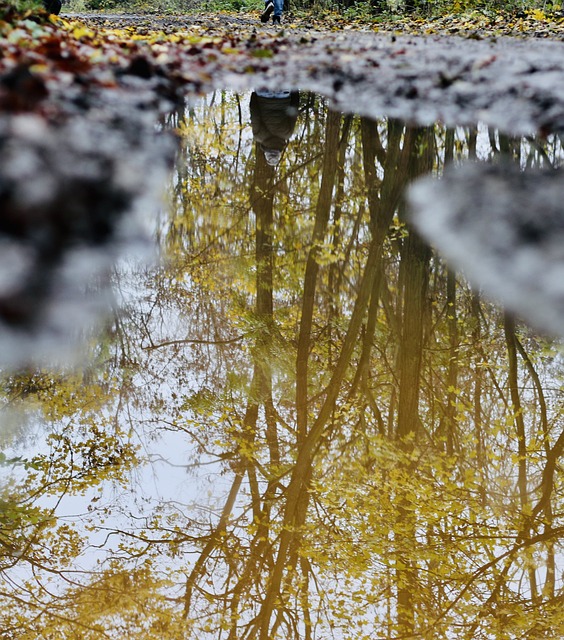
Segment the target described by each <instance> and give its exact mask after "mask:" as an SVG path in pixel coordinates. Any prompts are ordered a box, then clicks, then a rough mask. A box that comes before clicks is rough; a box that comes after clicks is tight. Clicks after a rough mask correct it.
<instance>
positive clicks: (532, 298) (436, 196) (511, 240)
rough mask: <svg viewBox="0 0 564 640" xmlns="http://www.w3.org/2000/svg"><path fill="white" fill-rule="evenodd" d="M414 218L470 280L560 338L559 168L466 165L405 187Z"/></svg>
mask: <svg viewBox="0 0 564 640" xmlns="http://www.w3.org/2000/svg"><path fill="white" fill-rule="evenodd" d="M409 202H410V205H411V208H412V210H413V223H414V224H415V226H416V227H417V229H418V230H419V231H420V232H421V233H422V235H423V236H424V237H425V238H426V239H427V240H428V241H429V242H430V243H432V244H433V245H434V246H435V247H436V248H437V249H438V250H439V252H440V253H441V254H442V255H444V256H445V258H446V259H447V260H448V261H449V263H451V264H452V265H453V266H456V267H458V268H459V269H461V270H462V271H463V272H464V274H465V275H466V276H467V277H468V279H469V280H470V282H471V283H473V284H474V286H476V287H479V288H482V289H483V291H484V292H485V293H486V294H487V295H488V296H490V297H492V298H495V299H497V300H499V301H500V302H501V303H502V304H503V305H504V306H505V307H506V308H508V309H509V310H511V311H513V312H514V313H516V314H518V315H519V316H522V317H523V318H524V319H525V320H527V321H529V322H530V323H531V324H533V325H534V326H536V327H537V328H540V329H542V330H545V331H547V332H550V333H552V334H556V335H559V336H564V171H562V170H528V171H523V170H522V169H521V168H520V167H519V166H518V165H516V164H509V163H507V164H505V163H502V164H487V163H475V164H470V163H469V164H466V165H464V166H462V167H458V168H453V167H451V168H449V169H447V170H446V171H445V173H444V176H443V178H442V179H441V180H436V179H432V178H424V179H421V180H420V181H418V182H417V183H416V184H415V185H414V186H413V187H412V188H411V191H410V193H409Z"/></svg>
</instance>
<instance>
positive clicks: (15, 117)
mask: <svg viewBox="0 0 564 640" xmlns="http://www.w3.org/2000/svg"><path fill="white" fill-rule="evenodd" d="M87 102H88V101H87ZM142 102H143V101H141V103H142ZM142 106H143V104H141V107H142ZM87 107H88V108H87V109H78V110H77V113H76V114H70V115H69V114H66V115H65V116H64V117H60V114H59V117H58V118H57V119H53V120H49V119H47V118H45V117H42V116H40V115H35V114H31V113H19V114H11V115H6V114H5V115H3V116H1V117H0V212H1V214H0V354H1V357H0V360H1V366H2V367H4V366H6V365H9V366H26V365H28V364H37V363H41V362H44V361H53V359H54V358H56V359H60V357H61V355H64V356H65V357H68V356H71V355H72V350H73V347H75V346H76V344H77V342H78V338H80V337H81V334H83V333H84V331H85V330H86V329H88V328H91V327H92V326H93V324H95V320H96V319H100V317H101V316H103V314H104V312H107V311H108V309H109V303H110V292H109V288H108V275H109V271H110V269H111V267H112V265H113V264H114V262H115V259H116V257H117V256H118V255H120V256H127V255H128V254H131V252H132V250H133V249H138V248H139V247H142V246H144V245H145V246H146V243H147V242H148V233H147V231H146V225H145V227H144V225H143V218H144V216H145V217H148V218H149V219H151V218H152V219H154V216H155V212H156V211H157V210H158V207H159V205H160V196H161V195H162V189H163V185H164V184H165V181H166V175H167V171H168V169H169V168H170V166H171V162H172V160H173V157H174V149H175V146H174V143H173V139H172V136H171V135H170V134H166V133H162V132H160V133H159V132H158V131H157V126H156V125H157V115H156V113H155V111H154V110H151V109H143V108H139V105H132V104H131V100H129V101H128V100H127V99H123V100H122V101H120V102H117V103H115V104H111V103H108V102H104V99H103V97H100V96H99V97H98V98H97V99H96V100H93V101H90V102H88V105H87ZM82 337H83V336H82ZM63 352H65V353H64V354H63Z"/></svg>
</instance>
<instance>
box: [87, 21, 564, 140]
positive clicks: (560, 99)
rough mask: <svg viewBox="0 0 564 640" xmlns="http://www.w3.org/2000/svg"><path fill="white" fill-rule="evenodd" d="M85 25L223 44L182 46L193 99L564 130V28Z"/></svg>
mask: <svg viewBox="0 0 564 640" xmlns="http://www.w3.org/2000/svg"><path fill="white" fill-rule="evenodd" d="M77 17H79V18H80V19H81V20H83V21H85V22H86V24H88V25H90V26H93V27H95V28H99V27H103V28H105V29H108V28H119V29H130V30H132V31H135V33H137V34H139V33H141V34H143V33H147V34H149V33H151V32H155V31H157V32H158V31H160V32H161V33H163V34H165V35H166V34H169V35H170V34H175V33H179V32H180V33H182V32H189V33H192V34H196V35H197V36H198V37H200V38H204V37H205V38H211V39H212V40H213V39H214V38H215V39H216V41H215V43H213V42H212V43H211V44H207V45H206V46H207V47H208V48H207V52H206V50H205V49H202V50H201V51H199V50H198V47H197V45H196V47H193V46H192V47H188V48H186V47H184V46H183V44H182V42H181V43H180V44H179V45H178V51H177V53H176V54H175V55H176V56H177V61H178V60H179V61H181V62H180V64H181V65H182V67H183V69H184V71H185V72H186V80H187V82H186V86H187V87H188V90H189V91H190V90H191V89H192V87H191V86H190V85H191V83H190V80H194V81H195V85H197V90H198V91H202V90H203V91H205V90H208V89H210V88H232V89H241V90H244V89H249V88H253V87H256V86H257V85H260V84H265V85H269V86H275V87H278V86H283V87H290V86H291V87H294V88H299V89H303V88H308V89H309V90H313V91H317V92H319V93H322V94H324V95H326V96H327V97H329V98H331V99H332V100H333V101H334V103H335V105H336V106H338V107H339V108H341V109H343V110H354V111H356V112H357V113H361V114H363V115H370V116H375V117H379V116H382V115H387V116H394V117H400V118H403V119H406V120H411V121H414V122H417V123H421V124H426V123H430V122H435V121H442V122H445V123H446V124H449V125H462V124H473V123H475V122H476V121H478V120H480V121H483V122H485V123H487V124H490V125H492V126H496V127H499V128H500V129H502V130H504V131H506V132H509V133H528V132H531V131H532V130H541V131H543V130H555V129H556V130H559V129H561V128H562V127H564V82H563V80H564V41H563V40H562V33H561V28H562V25H561V24H560V22H556V23H554V24H553V25H552V26H549V27H547V26H546V24H544V23H531V24H532V26H531V24H530V25H529V27H528V30H525V31H521V32H520V33H521V35H523V34H525V36H526V37H520V38H515V37H508V36H505V35H501V36H498V35H495V33H496V31H495V29H491V28H490V29H489V30H488V29H487V28H485V27H483V28H482V27H480V26H479V25H476V24H475V23H472V24H471V25H468V28H467V29H466V30H464V29H463V28H462V27H463V26H464V24H465V23H463V22H461V23H457V26H456V27H452V26H450V27H449V24H450V23H446V25H445V23H444V22H443V23H437V24H436V25H435V26H433V24H431V26H429V23H423V24H422V25H421V27H420V28H419V31H421V32H425V33H420V34H412V33H409V34H408V33H405V31H406V30H407V28H406V26H405V25H402V24H398V25H394V26H393V28H392V27H390V26H389V25H388V27H387V28H386V30H382V26H376V27H375V26H367V25H364V26H355V25H348V24H346V23H341V24H340V25H339V24H337V25H335V23H329V25H327V24H324V23H323V21H320V20H319V21H312V20H309V21H304V20H292V18H291V17H290V18H288V19H287V21H286V24H285V25H284V28H283V29H276V28H274V27H273V26H268V25H267V26H264V25H262V24H261V23H260V22H259V20H258V16H254V15H243V16H236V15H227V14H214V15H211V16H210V15H200V16H198V15H193V16H186V17H182V18H179V17H176V18H175V17H156V16H126V15H107V14H106V15H96V16H92V15H90V16H77ZM416 27H417V23H415V28H414V26H413V23H412V24H411V26H410V28H409V29H410V30H411V31H413V30H417V29H416ZM375 29H378V30H377V31H376V30H375ZM402 30H403V31H404V32H402ZM453 30H454V31H457V34H456V35H452V34H451V32H452V31H453ZM502 32H503V33H506V32H508V29H507V28H505V29H504V30H503V31H502ZM509 32H510V30H509ZM492 34H494V35H492ZM225 42H227V44H228V45H229V50H230V52H229V53H225V51H226V47H225V46H224V45H225ZM232 50H235V51H237V53H236V54H235V55H234V54H233V53H231V51H232ZM210 52H213V55H209V54H210ZM190 62H192V64H190ZM198 70H199V74H198V73H197V71H198ZM195 71H196V72H195ZM165 74H166V71H165ZM198 76H199V77H198Z"/></svg>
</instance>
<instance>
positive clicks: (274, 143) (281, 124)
mask: <svg viewBox="0 0 564 640" xmlns="http://www.w3.org/2000/svg"><path fill="white" fill-rule="evenodd" d="M299 101H300V94H299V93H298V92H297V91H264V90H262V91H254V92H253V93H252V95H251V104H250V109H251V126H252V128H253V136H254V138H255V141H256V143H257V146H258V147H259V148H260V149H261V150H262V152H263V153H264V157H265V159H266V162H267V164H269V165H270V166H272V167H275V166H276V165H277V164H278V163H279V162H280V158H281V157H282V152H283V151H284V149H285V147H286V145H287V144H288V140H289V139H290V136H291V135H292V133H293V132H294V127H295V126H296V120H297V118H298V104H299Z"/></svg>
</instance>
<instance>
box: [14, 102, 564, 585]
mask: <svg viewBox="0 0 564 640" xmlns="http://www.w3.org/2000/svg"><path fill="white" fill-rule="evenodd" d="M248 104H249V95H243V96H241V97H240V102H239V103H237V102H236V101H235V96H234V94H231V93H229V92H226V93H224V94H219V93H218V94H213V95H212V96H208V97H206V98H205V99H203V100H202V102H201V103H199V104H198V105H196V106H194V107H192V108H191V110H190V111H189V113H188V114H187V119H186V124H185V128H186V136H185V138H184V142H185V143H186V144H187V145H188V148H189V150H190V152H191V153H194V151H195V150H198V149H199V150H202V151H205V152H206V154H207V155H206V156H205V160H206V162H209V161H210V160H211V159H215V160H218V161H220V162H221V163H223V164H224V165H226V166H229V167H234V166H235V168H236V169H237V171H238V173H237V174H236V175H237V176H238V178H239V179H240V182H239V183H238V184H237V185H236V189H235V188H234V187H232V185H231V184H230V183H228V182H227V181H226V180H225V175H227V173H228V172H227V171H226V172H225V175H222V177H221V182H220V184H219V185H215V186H217V187H219V189H220V194H219V195H217V196H214V192H213V190H211V191H210V192H209V194H210V195H209V199H208V200H202V201H192V200H190V193H189V192H188V193H187V194H185V195H186V202H187V206H188V207H190V208H192V215H193V217H194V219H195V220H196V221H198V222H202V223H205V222H206V220H207V219H208V217H209V216H210V215H211V214H212V213H214V214H217V211H216V210H215V209H214V210H213V212H212V211H211V209H210V208H211V207H216V208H217V209H220V208H223V209H222V211H223V212H224V214H225V215H226V216H230V215H231V214H232V211H231V210H230V206H231V205H232V203H231V201H230V200H229V197H230V195H231V193H232V191H231V190H232V189H233V191H235V190H236V192H237V195H236V197H237V198H238V199H239V200H238V201H237V203H235V204H236V205H237V207H238V208H237V212H238V213H239V212H240V210H241V211H243V213H244V214H246V215H249V216H250V215H251V212H250V211H249V210H248V203H247V202H246V201H245V200H244V198H243V197H242V195H241V193H244V194H245V195H246V194H247V193H248V184H247V183H246V182H245V181H246V180H248V177H249V175H248V173H249V166H248V163H249V161H250V160H249V159H250V158H251V156H252V149H253V138H252V132H251V129H250V125H249V122H250V113H249V108H248ZM239 108H240V111H239ZM239 114H240V116H239ZM234 115H235V116H236V120H235V121H232V120H231V118H232V117H233V116H234ZM239 117H240V123H241V124H242V125H243V126H242V128H241V126H240V123H239ZM210 119H211V122H210ZM222 120H225V123H226V124H223V123H222ZM310 124H311V123H308V122H305V121H300V122H299V126H298V127H297V129H296V132H295V135H294V137H293V138H292V141H291V142H290V144H289V146H288V148H287V150H286V151H285V154H284V158H283V161H282V168H283V169H284V170H286V171H289V170H290V169H291V168H292V167H293V166H295V165H297V164H299V163H300V162H302V161H303V160H304V158H307V157H308V153H307V135H306V134H307V129H308V127H309V126H310ZM381 133H382V135H383V136H384V135H385V125H382V127H381ZM465 135H466V131H465V130H464V129H462V128H460V129H458V130H457V132H456V136H457V139H459V140H463V138H464V136H465ZM300 143H301V145H302V146H300ZM554 147H555V150H554V153H553V155H554V157H558V158H560V156H561V155H562V154H561V152H562V150H561V146H560V143H559V141H555V143H554ZM477 150H478V156H479V157H480V158H483V159H486V158H488V157H490V156H491V153H492V151H491V144H490V138H489V132H488V130H487V129H486V128H485V127H482V126H479V127H478V138H477ZM193 157H195V156H193ZM356 161H358V155H355V153H353V152H352V151H351V153H350V155H348V156H347V162H348V163H349V168H350V171H349V172H348V173H347V174H346V177H345V179H346V187H347V189H348V188H352V184H353V182H354V176H353V171H354V166H355V165H354V162H356ZM236 163H239V164H238V165H237V164H236ZM245 163H247V164H245ZM214 166H215V165H214ZM181 169H182V170H184V169H185V167H181ZM189 169H190V170H194V171H195V169H194V167H190V168H189ZM211 169H213V167H212V168H211ZM211 169H210V167H209V166H206V167H205V169H204V170H203V174H202V181H203V182H206V181H209V182H210V184H212V186H214V184H213V179H214V175H213V171H212V170H211ZM380 177H381V176H380ZM190 178H194V179H198V176H190ZM171 184H172V187H174V186H175V185H178V176H176V177H175V178H173V179H172V180H171ZM286 184H287V185H289V191H290V195H288V197H289V198H294V199H295V200H296V201H298V202H299V204H300V205H301V211H302V212H303V211H306V210H307V209H308V208H309V207H311V198H310V195H309V194H308V193H307V192H299V193H295V192H292V191H291V187H292V184H293V183H292V178H291V177H287V178H286ZM214 198H215V199H214ZM177 200H178V199H177ZM175 204H176V205H178V202H173V206H174V205H175ZM245 207H247V208H246V209H245ZM233 209H235V205H233ZM154 224H155V227H156V228H155V233H158V235H160V236H161V237H165V236H166V234H167V233H168V232H169V231H170V229H171V227H172V224H173V223H172V222H171V221H170V220H169V219H168V218H167V216H166V215H165V214H162V213H161V215H160V216H159V217H156V218H155V223H154ZM203 226H205V224H203ZM228 226H229V225H228V224H227V223H226V224H225V227H228ZM304 235H305V232H304ZM190 248H191V247H187V252H188V251H189V250H190ZM235 257H236V256H228V257H227V259H231V258H235ZM118 271H119V274H120V276H119V280H120V295H121V296H122V299H121V300H120V303H121V304H122V305H123V306H124V307H125V308H130V309H132V310H133V311H132V314H131V315H132V317H134V318H139V317H141V316H143V317H144V321H145V322H146V323H147V326H146V327H145V328H144V329H143V330H142V329H140V328H139V326H138V327H137V329H138V330H139V331H140V333H141V334H143V333H144V331H145V329H146V331H147V332H148V333H150V335H151V337H152V339H153V341H154V343H156V344H158V343H160V342H164V341H167V340H175V339H176V340H183V339H186V338H190V337H192V333H191V330H193V329H194V328H195V329H196V330H197V331H198V332H199V331H200V330H201V327H200V326H199V321H200V319H199V318H191V312H192V310H191V309H190V308H188V309H180V310H179V309H178V308H175V307H174V305H173V304H170V305H168V306H166V307H165V308H164V310H160V309H158V310H157V309H156V304H153V302H154V298H155V297H156V296H157V293H158V292H157V291H155V290H153V289H152V288H151V287H152V276H151V270H150V269H149V271H148V272H146V271H145V268H144V266H143V265H139V268H136V267H134V266H132V264H131V263H127V264H126V263H125V262H124V263H123V264H122V265H121V267H119V268H118ZM184 286H185V287H186V289H190V287H191V286H194V284H193V283H192V282H190V281H189V280H186V281H185V283H184ZM236 286H238V285H237V283H235V282H234V283H233V287H236ZM218 302H219V301H218ZM124 323H125V324H126V323H127V320H124ZM132 326H133V325H132ZM237 326H238V325H237V324H235V323H234V324H232V325H229V324H228V325H227V328H228V329H233V327H235V329H234V330H233V334H237V333H238V330H237V329H236V327H237ZM198 335H199V333H198ZM209 336H210V338H211V337H213V327H209ZM225 337H229V336H225ZM128 339H131V344H130V345H129V348H130V349H131V353H132V355H133V357H134V358H135V359H136V360H137V362H138V364H139V367H138V369H139V371H140V372H139V373H136V374H135V375H134V377H133V379H132V382H131V387H132V389H133V391H132V392H130V395H129V396H128V397H126V398H125V400H124V403H123V405H122V406H120V407H119V410H117V413H116V415H117V419H118V420H119V421H120V425H121V426H122V428H123V429H124V430H125V431H127V430H128V428H129V427H131V438H132V441H133V442H134V443H135V444H138V445H139V447H140V448H141V456H142V457H143V458H144V460H145V461H144V463H143V464H142V465H141V466H140V467H138V468H135V469H134V470H132V471H131V472H130V475H129V477H128V481H127V486H126V487H124V486H121V485H119V484H114V483H112V482H107V483H105V484H104V487H103V490H102V492H101V493H100V492H99V490H98V489H93V490H88V491H85V492H84V494H82V495H74V496H73V495H64V496H62V497H61V496H60V495H55V496H52V497H49V498H45V497H44V498H42V499H41V500H40V501H39V504H40V505H41V506H44V507H47V508H50V509H53V510H54V511H55V513H56V515H57V517H58V518H59V521H60V522H61V523H63V522H71V523H74V524H75V526H76V527H77V528H78V529H79V530H80V531H81V533H84V535H86V536H87V538H88V545H87V547H86V549H85V551H84V553H83V554H82V556H81V557H80V560H79V565H80V568H82V569H84V570H88V569H90V568H93V567H94V566H95V563H96V561H99V560H102V559H104V558H105V557H106V555H107V554H109V553H111V552H115V553H118V551H119V549H118V545H119V542H120V535H115V536H114V535H109V534H110V533H111V532H112V531H123V532H125V533H127V532H132V533H136V532H137V531H141V530H142V529H143V528H144V526H145V525H146V524H147V519H148V518H150V517H151V515H152V514H153V512H154V510H155V509H157V508H160V507H163V505H164V512H165V513H167V512H168V511H170V512H177V513H178V514H180V515H179V518H180V520H179V521H177V524H179V525H180V526H181V527H183V528H184V529H185V530H186V531H188V532H189V531H190V527H191V526H192V524H191V518H194V519H196V520H198V521H199V522H200V523H202V522H205V523H213V522H217V519H218V517H219V513H220V509H221V507H222V506H223V503H224V501H225V496H226V494H227V492H228V491H229V488H230V486H231V482H232V473H231V471H227V472H226V470H225V467H224V465H222V464H220V463H218V462H217V458H216V457H215V456H206V455H205V454H198V453H197V452H196V447H195V445H194V444H193V443H192V442H191V440H190V437H189V436H188V435H187V434H186V433H184V432H183V431H182V426H183V423H184V424H185V423H186V421H187V420H189V419H190V418H195V417H196V416H194V415H193V414H191V412H190V411H189V410H187V409H179V408H178V406H179V403H180V401H179V399H180V398H182V397H183V396H185V395H189V394H190V393H191V392H194V391H197V390H198V389H199V387H200V386H205V385H206V376H207V373H206V372H205V371H200V370H199V366H200V364H201V363H200V362H199V361H198V360H197V358H198V357H199V354H198V352H197V351H191V350H190V347H189V346H186V347H182V348H181V349H182V352H181V353H182V359H180V358H179V359H178V362H177V361H176V357H175V352H174V351H170V350H168V349H167V348H163V349H155V350H148V349H146V347H147V346H148V343H147V341H146V340H145V339H144V337H143V335H141V336H140V335H132V336H130V337H129V338H128ZM112 348H113V349H118V347H117V346H116V345H114V346H113V347H112ZM209 351H210V352H212V353H211V354H210V355H209V357H210V360H211V359H213V348H210V350H209ZM242 357H243V356H241V358H242ZM190 365H192V367H193V370H191V369H190ZM245 365H246V363H244V362H243V361H241V366H245ZM180 367H182V368H183V369H184V370H183V371H180ZM180 373H182V374H183V376H182V377H181V376H180ZM116 375H119V374H116ZM183 378H184V379H183ZM157 398H158V399H159V400H160V402H159V403H158V405H157V408H154V409H153V408H152V407H148V406H147V405H149V404H150V403H151V400H153V399H157ZM112 408H113V409H114V410H115V407H112ZM110 410H111V409H108V411H110ZM105 417H106V418H107V419H108V421H109V418H110V414H109V413H108V415H106V416H105ZM175 424H178V426H179V427H180V428H178V429H177V428H176V426H174V425H175ZM167 425H171V426H170V427H168V426H167ZM73 426H76V425H73ZM50 428H51V425H47V424H45V425H41V426H39V427H37V425H36V422H34V429H36V430H37V435H36V437H34V438H32V439H31V443H24V445H23V446H15V447H14V449H13V451H12V450H9V451H7V452H6V453H7V455H9V456H10V455H12V454H13V455H24V456H26V457H28V456H31V455H33V453H34V452H36V451H43V450H45V447H46V441H45V435H46V434H47V433H48V430H49V429H50ZM71 428H72V427H71ZM499 438H500V444H501V440H502V435H501V434H500V436H499ZM9 473H11V472H10V471H8V472H7V474H6V472H5V475H9ZM14 475H15V476H16V477H18V476H20V475H21V473H20V472H19V471H18V470H16V471H15V472H14ZM169 506H170V507H171V508H170V509H169V508H168V507H169ZM102 519H103V523H102ZM92 524H93V525H94V530H93V531H92V530H88V531H86V527H88V526H90V525H92ZM165 562H167V561H165ZM18 570H19V567H16V571H18ZM329 586H330V585H326V587H327V588H329ZM351 590H352V591H354V585H352V586H351Z"/></svg>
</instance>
